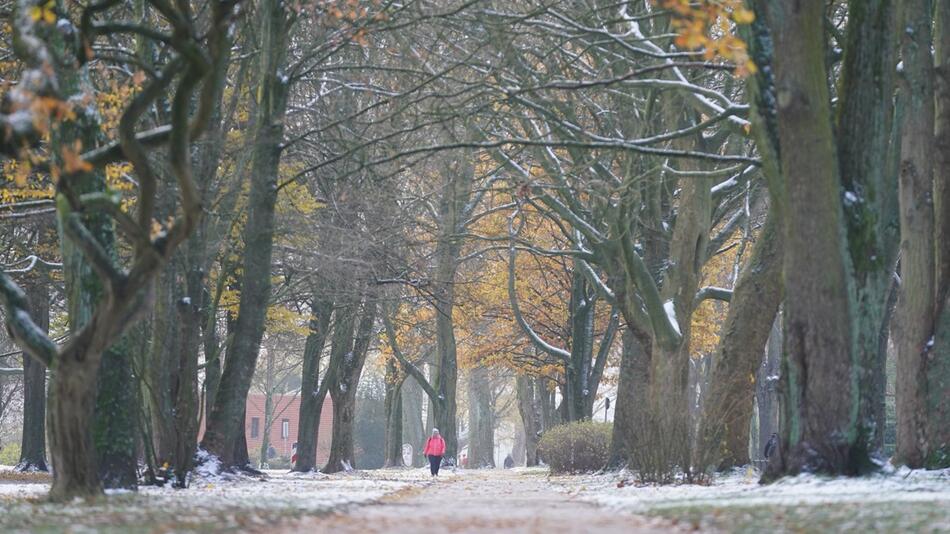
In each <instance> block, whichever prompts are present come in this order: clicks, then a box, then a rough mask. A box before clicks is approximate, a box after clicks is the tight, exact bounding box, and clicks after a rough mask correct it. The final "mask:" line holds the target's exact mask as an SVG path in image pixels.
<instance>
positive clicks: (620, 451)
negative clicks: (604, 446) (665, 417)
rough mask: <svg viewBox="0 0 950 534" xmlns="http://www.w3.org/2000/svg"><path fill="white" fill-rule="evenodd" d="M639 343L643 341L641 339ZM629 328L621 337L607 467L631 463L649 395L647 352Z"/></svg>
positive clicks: (648, 355) (618, 466)
mask: <svg viewBox="0 0 950 534" xmlns="http://www.w3.org/2000/svg"><path fill="white" fill-rule="evenodd" d="M640 339H643V338H642V337H641V338H640ZM640 339H638V337H637V336H636V334H634V333H633V332H632V331H631V329H630V328H625V329H624V332H623V335H622V342H623V353H622V355H621V359H620V379H619V383H618V384H617V399H616V402H615V403H614V406H615V408H614V426H613V436H612V438H611V442H610V449H611V451H610V463H609V465H610V467H612V468H620V467H623V466H624V465H626V464H628V463H629V462H630V461H631V455H632V454H633V452H634V451H635V450H636V449H637V438H639V437H641V432H640V431H641V430H642V427H641V426H640V424H641V422H642V418H643V413H644V412H645V408H646V405H647V401H648V398H649V395H648V393H647V388H648V387H649V384H650V352H649V349H647V348H645V347H649V345H647V344H646V343H644V341H641V340H640Z"/></svg>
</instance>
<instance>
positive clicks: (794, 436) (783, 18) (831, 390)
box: [767, 0, 868, 477]
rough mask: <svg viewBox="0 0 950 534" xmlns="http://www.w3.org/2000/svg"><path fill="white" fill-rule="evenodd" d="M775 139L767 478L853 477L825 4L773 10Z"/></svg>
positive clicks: (861, 463)
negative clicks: (777, 163) (781, 299)
mask: <svg viewBox="0 0 950 534" xmlns="http://www.w3.org/2000/svg"><path fill="white" fill-rule="evenodd" d="M771 8H772V9H776V10H777V12H775V13H773V15H775V16H774V17H773V18H772V21H771V22H772V24H773V35H774V36H775V47H776V48H775V49H776V50H779V51H781V52H780V53H778V54H777V55H776V58H775V74H776V87H777V89H778V93H777V104H778V110H777V111H778V134H779V139H780V146H781V162H782V165H781V167H782V169H783V172H784V176H785V188H786V190H785V194H787V206H786V207H787V209H786V210H783V211H784V212H785V213H784V219H785V221H784V222H785V224H784V229H783V230H784V231H783V239H784V242H785V254H784V275H785V295H786V307H785V310H784V313H785V326H786V332H785V354H786V359H785V362H784V365H783V369H782V386H783V388H784V389H783V391H782V394H783V404H784V407H785V409H784V419H783V421H782V427H783V436H782V440H781V445H780V447H779V451H778V452H779V457H778V459H777V461H773V462H770V463H769V470H768V473H767V476H768V477H772V476H775V475H779V474H795V473H799V472H802V471H821V472H827V473H832V474H855V473H857V472H859V471H861V470H863V469H864V468H865V466H866V465H868V459H867V455H866V450H863V448H862V447H858V448H855V443H856V440H857V420H856V419H857V412H858V406H857V405H856V403H857V402H858V399H859V391H855V388H856V387H858V377H857V376H856V374H857V373H858V369H856V367H855V365H854V361H853V358H852V348H853V337H852V336H853V332H852V322H851V317H852V310H853V306H852V303H851V298H850V295H849V291H848V288H849V279H848V272H847V243H846V242H845V227H844V221H843V214H842V208H841V202H840V201H839V198H840V192H841V185H840V181H839V177H838V172H837V171H838V168H837V155H836V146H835V139H834V135H833V131H832V124H831V108H830V96H829V91H828V85H827V83H828V82H827V77H826V71H825V57H826V56H825V45H824V42H825V41H824V39H825V36H824V20H825V15H824V8H825V3H824V1H823V0H802V1H800V2H795V3H784V2H772V3H771Z"/></svg>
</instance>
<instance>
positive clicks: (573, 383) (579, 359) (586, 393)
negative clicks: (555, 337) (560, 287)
mask: <svg viewBox="0 0 950 534" xmlns="http://www.w3.org/2000/svg"><path fill="white" fill-rule="evenodd" d="M578 261H580V260H575V268H574V272H573V274H572V276H571V301H570V304H569V306H570V308H569V309H570V316H571V350H570V360H569V361H566V362H564V385H565V388H564V389H565V392H566V395H565V398H564V402H565V404H566V408H567V409H566V418H565V420H566V421H568V422H570V421H580V420H583V419H590V417H591V415H592V414H591V410H593V407H594V405H593V403H592V402H590V401H591V399H592V397H593V394H592V391H591V389H592V387H591V384H590V383H589V382H590V374H591V357H592V354H593V351H594V314H595V309H596V299H595V298H594V297H593V296H592V295H591V294H590V291H589V287H588V286H589V284H588V283H587V278H586V276H585V275H584V274H583V272H582V271H581V269H580V268H579V267H578V266H577V265H576V263H577V262H578Z"/></svg>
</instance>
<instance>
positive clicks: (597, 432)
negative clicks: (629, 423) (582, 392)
mask: <svg viewBox="0 0 950 534" xmlns="http://www.w3.org/2000/svg"><path fill="white" fill-rule="evenodd" d="M610 434H611V427H610V424H609V423H595V422H593V421H577V422H574V423H567V424H563V425H558V426H555V427H552V428H550V429H548V430H546V431H545V432H544V434H543V435H542V436H541V443H540V444H539V446H538V454H540V456H541V459H542V460H544V462H545V463H547V464H548V465H549V466H551V471H552V472H554V473H578V472H589V471H597V470H600V469H603V468H604V467H605V466H606V465H607V460H608V458H609V456H610Z"/></svg>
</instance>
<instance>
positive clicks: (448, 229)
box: [430, 153, 475, 459]
mask: <svg viewBox="0 0 950 534" xmlns="http://www.w3.org/2000/svg"><path fill="white" fill-rule="evenodd" d="M474 165H475V162H474V158H473V156H472V155H471V154H469V153H464V155H463V158H461V159H459V160H458V161H457V162H456V163H455V164H453V165H450V166H449V168H448V169H447V177H448V180H447V183H446V187H445V190H444V192H443V193H442V198H441V199H440V202H439V221H438V224H439V238H438V242H437V243H436V250H435V262H436V266H435V276H434V280H433V295H434V297H435V308H436V314H435V316H436V362H435V364H434V366H433V368H434V370H435V376H430V382H431V383H432V385H433V387H434V389H435V390H436V391H437V392H438V395H439V399H438V400H439V402H435V403H431V404H430V406H431V407H432V408H433V415H434V418H435V424H436V425H438V428H439V429H440V431H441V433H442V437H443V438H444V439H445V457H446V458H449V459H455V457H456V455H457V454H458V430H457V428H456V426H457V424H456V412H457V408H456V395H457V394H456V391H457V389H458V357H457V354H456V351H457V348H456V342H455V323H454V320H453V311H454V308H455V278H456V273H457V272H458V267H459V266H458V259H459V254H460V251H461V246H462V242H461V239H460V238H459V236H458V234H459V233H460V232H461V230H462V227H463V226H464V224H465V221H464V218H465V208H466V204H467V203H468V201H469V198H470V197H471V194H472V183H473V180H474V176H475V168H474Z"/></svg>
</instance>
